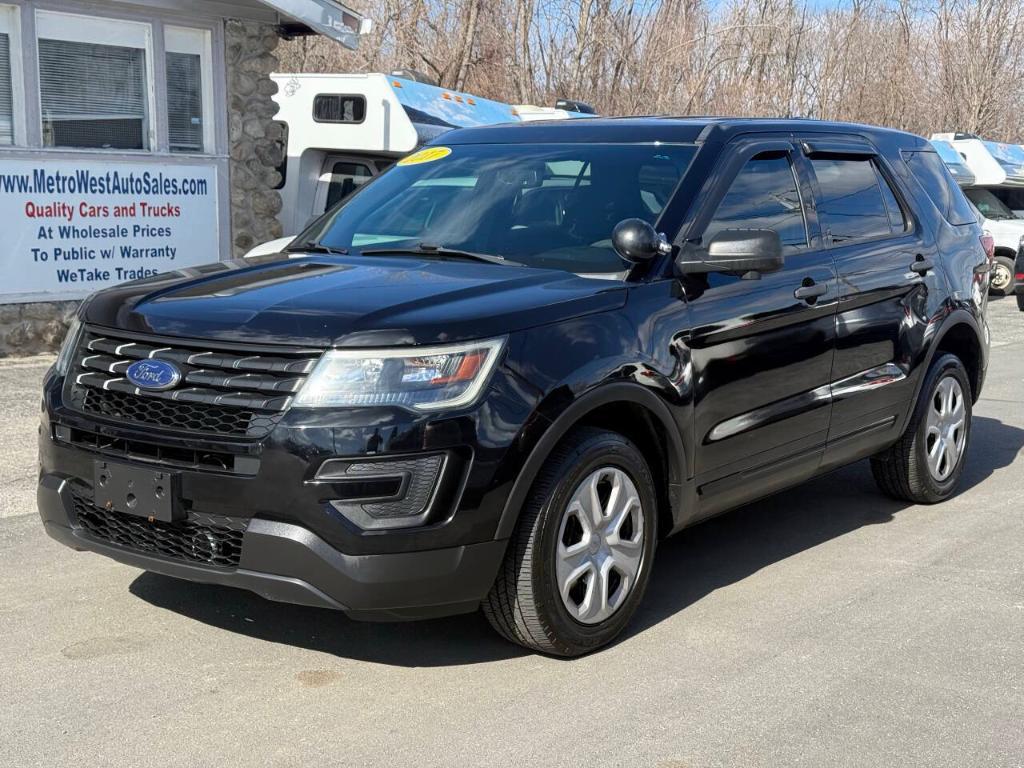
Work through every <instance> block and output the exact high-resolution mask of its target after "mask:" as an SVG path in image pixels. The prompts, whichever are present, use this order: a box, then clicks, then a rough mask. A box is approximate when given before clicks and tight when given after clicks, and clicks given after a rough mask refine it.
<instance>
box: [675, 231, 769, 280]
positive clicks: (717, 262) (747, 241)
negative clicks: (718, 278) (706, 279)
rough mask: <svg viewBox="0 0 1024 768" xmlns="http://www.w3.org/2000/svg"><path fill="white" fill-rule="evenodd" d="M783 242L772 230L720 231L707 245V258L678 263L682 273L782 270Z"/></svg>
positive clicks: (743, 272) (745, 272) (744, 272)
mask: <svg viewBox="0 0 1024 768" xmlns="http://www.w3.org/2000/svg"><path fill="white" fill-rule="evenodd" d="M783 263H784V259H783V256H782V240H781V238H779V233H778V232H776V231H775V230H772V229H723V230H722V231H721V232H719V233H718V234H717V235H715V236H714V237H713V238H712V239H711V242H710V243H708V248H707V256H705V257H703V258H698V259H693V260H681V261H679V263H678V266H679V269H680V270H681V271H683V272H688V273H694V272H739V273H741V274H747V273H750V272H758V273H759V272H775V271H777V270H780V269H782V266H783Z"/></svg>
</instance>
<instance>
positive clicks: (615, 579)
mask: <svg viewBox="0 0 1024 768" xmlns="http://www.w3.org/2000/svg"><path fill="white" fill-rule="evenodd" d="M656 498H657V497H656V494H655V489H654V481H653V478H652V476H651V472H650V469H649V468H648V466H647V462H646V461H645V460H644V457H643V454H642V453H641V452H640V451H639V449H637V447H636V446H635V445H633V443H631V442H630V441H629V440H628V439H626V438H625V437H623V436H622V435H619V434H617V433H614V432H608V431H605V430H600V429H594V428H590V427H585V428H579V429H576V430H574V431H573V432H571V433H570V434H569V435H568V436H567V437H566V438H565V439H564V440H563V441H562V442H561V443H560V444H559V445H558V447H557V448H556V449H555V450H554V452H553V453H552V455H551V456H550V457H549V458H548V460H547V462H546V463H545V466H544V468H543V469H542V470H541V473H540V474H539V476H538V477H537V480H536V481H535V483H534V486H533V488H532V489H531V491H530V496H529V497H528V499H527V502H526V504H525V505H524V507H523V509H522V512H521V513H520V517H519V522H518V524H517V526H516V530H515V533H513V535H512V539H511V541H510V542H509V548H508V551H507V553H506V556H505V562H504V564H503V565H502V568H501V570H500V572H499V574H498V577H497V579H496V581H495V583H494V586H493V587H492V588H491V592H490V594H489V595H488V597H487V599H486V600H485V601H484V604H483V610H484V615H485V616H487V619H488V621H490V623H491V626H493V627H494V628H495V629H496V630H497V631H498V633H499V634H501V635H502V636H504V637H505V638H506V639H508V640H510V641H511V642H513V643H517V644H519V645H522V646H525V647H527V648H530V649H531V650H534V651H540V652H541V653H548V654H552V655H556V656H579V655H582V654H584V653H589V652H591V651H594V650H596V649H598V648H600V647H601V646H604V645H606V644H608V643H610V642H611V641H612V640H613V639H614V638H615V637H616V636H617V635H618V634H619V633H620V632H621V631H622V630H623V628H624V627H625V626H626V624H627V623H628V622H629V620H630V618H631V617H632V615H633V613H634V611H635V610H636V607H637V605H639V603H640V600H641V599H642V597H643V594H644V590H645V589H646V587H647V582H648V580H649V578H650V571H651V564H652V561H653V559H654V546H655V542H656V540H657V514H656V511H655V505H656Z"/></svg>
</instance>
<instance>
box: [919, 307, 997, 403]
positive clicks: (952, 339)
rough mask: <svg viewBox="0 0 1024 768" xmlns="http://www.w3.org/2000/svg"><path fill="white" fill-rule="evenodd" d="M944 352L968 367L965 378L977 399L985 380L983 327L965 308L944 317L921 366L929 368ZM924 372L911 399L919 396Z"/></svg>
mask: <svg viewBox="0 0 1024 768" xmlns="http://www.w3.org/2000/svg"><path fill="white" fill-rule="evenodd" d="M944 353H950V354H953V355H956V356H957V357H958V358H960V362H962V363H963V364H964V368H966V369H967V378H968V380H969V381H970V384H971V400H972V402H977V401H978V397H979V396H980V395H981V387H982V384H983V383H984V380H985V351H984V345H983V342H982V331H981V329H980V327H979V326H978V321H977V320H976V319H975V318H974V316H973V315H972V314H971V313H970V312H967V311H966V310H963V309H959V310H956V311H954V312H953V313H952V314H950V315H949V317H947V318H946V320H945V322H944V323H943V324H942V327H941V328H940V329H939V332H938V334H936V337H935V340H934V341H933V342H932V344H931V346H930V348H929V350H928V357H927V359H926V360H925V364H924V366H923V367H922V370H923V371H927V370H928V369H930V368H931V366H932V362H934V360H935V359H936V358H937V357H938V356H939V355H942V354H944ZM925 378H926V377H925V376H921V380H920V381H919V382H918V384H917V387H916V391H915V393H914V395H915V396H914V402H915V403H916V402H917V399H918V398H919V397H920V396H921V387H922V386H924V380H925Z"/></svg>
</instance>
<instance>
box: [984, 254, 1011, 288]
mask: <svg viewBox="0 0 1024 768" xmlns="http://www.w3.org/2000/svg"><path fill="white" fill-rule="evenodd" d="M1014 266H1015V265H1014V263H1013V259H1011V258H1009V257H1008V256H996V257H995V260H994V261H993V262H992V277H991V278H989V289H988V290H989V293H993V294H995V295H996V296H1012V295H1013V294H1014V292H1015V291H1016V289H1017V276H1016V273H1015V272H1014Z"/></svg>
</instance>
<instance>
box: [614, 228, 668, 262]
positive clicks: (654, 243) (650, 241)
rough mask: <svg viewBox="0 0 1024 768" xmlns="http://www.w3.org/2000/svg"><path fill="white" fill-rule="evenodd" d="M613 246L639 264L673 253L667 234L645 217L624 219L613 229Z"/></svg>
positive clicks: (626, 257)
mask: <svg viewBox="0 0 1024 768" xmlns="http://www.w3.org/2000/svg"><path fill="white" fill-rule="evenodd" d="M612 247H613V248H614V249H615V252H616V253H617V254H619V256H621V257H622V258H624V259H625V260H626V261H629V262H632V263H633V264H639V263H641V262H644V261H650V260H651V259H653V258H654V257H655V256H661V255H664V254H666V253H672V246H671V245H670V244H669V242H668V240H666V239H665V236H664V235H662V234H660V233H658V232H656V231H655V230H654V227H652V226H651V225H650V224H648V223H647V222H646V221H644V220H643V219H623V220H622V221H620V222H619V223H618V224H616V225H615V229H613V230H612Z"/></svg>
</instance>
